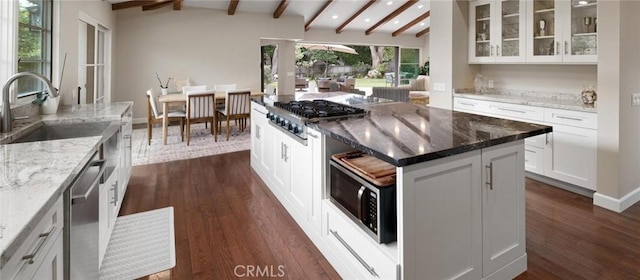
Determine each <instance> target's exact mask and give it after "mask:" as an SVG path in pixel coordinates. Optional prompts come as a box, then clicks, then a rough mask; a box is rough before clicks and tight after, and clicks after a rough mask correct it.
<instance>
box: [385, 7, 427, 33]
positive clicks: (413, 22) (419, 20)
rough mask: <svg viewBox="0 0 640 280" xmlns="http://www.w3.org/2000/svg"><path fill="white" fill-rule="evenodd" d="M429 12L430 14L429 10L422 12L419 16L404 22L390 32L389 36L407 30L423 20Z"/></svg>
mask: <svg viewBox="0 0 640 280" xmlns="http://www.w3.org/2000/svg"><path fill="white" fill-rule="evenodd" d="M430 14H431V11H427V12H426V13H424V14H422V15H421V16H419V17H417V18H416V19H414V20H412V21H411V22H409V23H407V24H405V25H404V26H403V27H400V28H399V29H398V30H396V31H394V32H393V33H391V36H393V37H396V36H398V35H400V34H402V32H405V31H407V29H409V28H411V27H413V26H414V25H416V24H418V23H419V22H421V21H423V20H425V19H426V18H428V17H429V15H430Z"/></svg>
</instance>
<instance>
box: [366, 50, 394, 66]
mask: <svg viewBox="0 0 640 280" xmlns="http://www.w3.org/2000/svg"><path fill="white" fill-rule="evenodd" d="M395 49H396V48H395V47H381V46H369V50H370V51H371V68H373V69H378V70H380V69H379V68H380V67H381V66H384V64H383V63H387V62H389V61H392V60H393V58H394V56H395V55H394V53H395Z"/></svg>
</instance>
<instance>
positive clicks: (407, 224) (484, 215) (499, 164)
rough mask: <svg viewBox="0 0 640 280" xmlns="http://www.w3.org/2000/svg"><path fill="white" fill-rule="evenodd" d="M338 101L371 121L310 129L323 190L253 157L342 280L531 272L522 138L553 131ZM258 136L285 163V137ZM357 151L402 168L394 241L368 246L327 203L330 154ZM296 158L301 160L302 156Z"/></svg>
mask: <svg viewBox="0 0 640 280" xmlns="http://www.w3.org/2000/svg"><path fill="white" fill-rule="evenodd" d="M288 98H291V99H293V98H292V97H288ZM329 98H330V99H331V100H334V101H335V99H338V97H329ZM339 98H340V99H342V100H350V103H348V104H350V105H353V106H358V107H361V108H365V109H367V110H369V114H367V115H365V116H360V117H357V118H348V119H340V120H333V121H326V122H325V121H320V122H317V123H310V124H308V125H307V126H308V128H310V131H311V132H312V133H313V134H311V135H314V134H315V133H317V134H318V135H317V136H318V138H317V139H318V140H313V141H311V142H310V144H309V146H313V147H315V146H316V145H321V148H319V149H317V150H314V151H315V152H309V153H308V154H306V155H303V157H305V159H306V162H307V163H308V164H309V165H311V166H313V167H311V168H309V169H310V171H309V172H311V173H313V174H315V173H321V174H320V175H313V176H311V178H317V179H316V180H311V181H319V182H309V183H308V186H307V183H305V182H304V181H295V176H292V177H291V178H292V180H294V181H295V183H294V182H293V181H292V182H291V184H289V185H288V187H284V188H283V187H282V185H281V184H280V185H279V184H277V183H275V182H277V181H278V176H273V174H276V173H278V170H279V167H277V166H276V165H277V164H278V159H277V158H276V159H274V160H269V159H267V160H265V159H260V160H259V159H257V158H254V156H253V155H254V151H252V159H251V160H252V163H251V164H252V167H254V169H256V171H257V173H258V174H259V175H260V177H261V178H262V179H263V181H265V183H266V184H267V185H268V186H269V188H270V189H271V190H272V191H273V192H274V194H276V197H278V199H279V200H280V201H281V202H282V204H283V205H284V206H285V208H287V210H288V211H289V213H290V214H291V215H292V217H294V219H295V220H296V221H297V222H298V224H299V225H300V226H301V227H302V229H303V230H304V231H305V232H306V233H307V235H308V236H309V237H310V238H311V240H312V241H313V242H314V244H315V245H316V246H317V247H318V248H319V249H320V250H321V252H322V253H323V254H324V255H325V257H326V258H327V259H328V260H329V261H330V263H331V264H332V265H333V266H334V268H336V270H337V271H338V272H339V273H340V274H341V276H343V277H345V278H353V277H355V278H363V277H364V278H366V277H372V276H375V275H378V276H380V277H382V278H395V279H414V278H418V277H419V278H424V277H427V278H429V279H443V278H454V279H455V278H466V277H469V278H471V279H506V278H513V277H515V276H517V275H518V274H520V273H522V272H523V271H525V270H526V250H525V228H524V226H525V223H524V219H525V216H524V153H525V151H524V140H523V139H524V138H526V137H531V136H535V135H539V134H544V133H548V132H551V127H548V126H543V125H537V124H529V123H523V122H515V121H510V120H503V119H498V118H491V117H484V116H479V115H473V114H467V113H460V112H453V111H449V110H443V109H437V108H430V107H422V106H418V105H412V104H405V103H388V102H378V101H376V102H374V103H372V104H368V103H367V102H364V101H366V100H367V99H366V98H365V97H358V96H341V97H339ZM354 100H359V101H358V102H360V101H363V102H360V103H357V102H355V101H354ZM256 105H257V106H255V107H256V108H258V107H260V106H261V105H265V104H259V103H256ZM266 105H267V106H268V104H266ZM268 125H269V124H267V126H266V127H267V129H268ZM259 130H260V132H259V134H260V137H262V138H263V139H264V138H267V137H269V136H267V134H268V133H273V134H274V137H275V138H274V139H272V140H271V141H272V143H271V144H273V146H272V147H274V148H275V149H277V148H278V147H281V146H282V145H284V147H285V148H284V150H281V159H287V158H288V150H289V149H288V148H287V144H283V143H286V140H283V139H285V138H286V137H287V136H286V135H280V134H282V133H283V132H282V131H278V130H275V129H274V130H272V131H268V130H264V129H259ZM253 133H254V130H253V127H252V134H253ZM276 134H277V135H276ZM253 136H254V135H252V140H254V137H253ZM281 140H282V141H284V142H282V141H281ZM278 144H280V145H281V146H278ZM252 147H254V146H253V145H252ZM281 149H282V148H281ZM310 149H311V148H310ZM353 149H357V150H360V151H362V152H364V153H367V154H371V155H374V156H376V157H378V158H380V159H382V160H384V161H386V162H389V163H391V164H393V165H395V166H396V178H397V180H396V185H397V205H398V206H397V207H398V209H397V220H398V223H397V225H398V226H397V232H398V239H397V242H393V243H390V244H377V243H376V242H373V241H372V240H368V239H370V238H369V237H367V236H366V235H365V233H364V232H358V230H357V227H355V226H354V227H353V228H356V229H353V228H352V229H350V227H351V226H350V225H349V223H352V224H353V223H354V222H353V221H351V220H349V219H348V218H347V217H346V216H344V215H343V213H342V212H340V211H337V210H336V209H337V208H336V207H334V205H333V204H332V203H331V202H329V199H328V194H329V191H328V188H329V182H330V180H329V176H330V174H329V172H330V168H329V161H330V158H331V155H332V154H335V153H339V152H346V151H351V150H353ZM291 151H292V153H293V154H294V155H295V154H296V153H295V151H296V149H295V148H294V149H291ZM274 153H276V152H274ZM297 154H300V153H297ZM303 154H304V152H303ZM294 155H291V157H292V158H293V157H294ZM274 158H275V155H274ZM258 162H260V163H261V164H259V163H258ZM302 162H305V161H302ZM270 163H271V164H272V166H271V167H270V168H267V169H268V170H265V168H264V166H265V165H269V164H270ZM291 165H292V166H291V168H292V171H293V172H292V173H295V172H296V171H298V172H299V173H297V174H296V176H300V173H304V172H305V170H309V169H304V168H303V167H301V166H300V165H296V164H295V163H294V161H292V164H291ZM316 166H319V168H316ZM314 170H315V171H314ZM276 175H277V174H276ZM315 184H317V186H316V185H315ZM305 190H306V191H307V192H308V193H309V195H308V196H307V200H306V201H307V202H308V203H307V204H308V205H307V206H308V207H307V208H306V209H303V210H302V211H303V213H301V212H300V211H301V210H300V208H299V207H296V206H294V205H295V204H296V202H297V201H300V199H299V198H300V195H297V196H296V195H292V194H294V193H298V194H300V193H303V192H304V191H305ZM318 212H319V213H321V215H317V213H318ZM350 230H353V231H350ZM338 233H340V235H338ZM360 234H362V236H361V237H358V238H356V237H357V236H359V235H360ZM340 236H341V237H340ZM338 237H340V238H338ZM350 238H355V239H350ZM361 239H364V240H361ZM347 247H348V249H346V250H345V248H347ZM365 264H366V265H365ZM425 275H426V276H425Z"/></svg>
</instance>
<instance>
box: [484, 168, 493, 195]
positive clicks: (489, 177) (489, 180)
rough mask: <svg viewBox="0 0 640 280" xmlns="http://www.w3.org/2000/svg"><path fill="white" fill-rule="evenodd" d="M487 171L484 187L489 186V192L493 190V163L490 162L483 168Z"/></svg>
mask: <svg viewBox="0 0 640 280" xmlns="http://www.w3.org/2000/svg"><path fill="white" fill-rule="evenodd" d="M485 169H486V170H487V181H486V182H485V185H487V186H489V189H490V190H493V162H490V163H489V165H487V166H485Z"/></svg>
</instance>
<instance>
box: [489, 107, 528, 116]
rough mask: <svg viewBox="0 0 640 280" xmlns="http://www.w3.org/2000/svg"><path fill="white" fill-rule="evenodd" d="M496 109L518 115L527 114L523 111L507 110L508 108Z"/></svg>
mask: <svg viewBox="0 0 640 280" xmlns="http://www.w3.org/2000/svg"><path fill="white" fill-rule="evenodd" d="M496 109H498V110H500V111H507V112H514V113H520V114H526V113H527V112H525V111H520V110H514V109H508V108H500V107H496Z"/></svg>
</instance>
